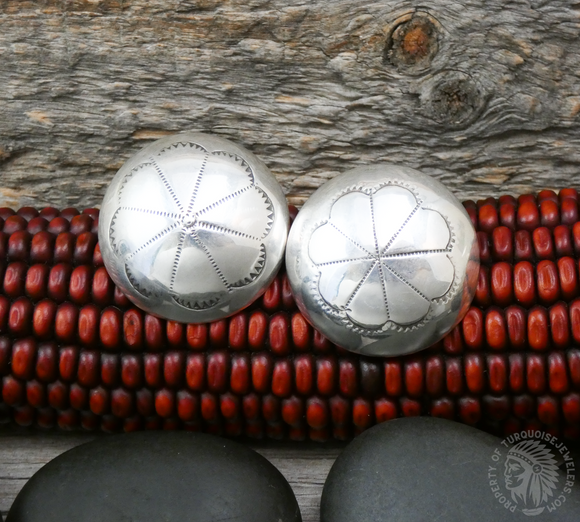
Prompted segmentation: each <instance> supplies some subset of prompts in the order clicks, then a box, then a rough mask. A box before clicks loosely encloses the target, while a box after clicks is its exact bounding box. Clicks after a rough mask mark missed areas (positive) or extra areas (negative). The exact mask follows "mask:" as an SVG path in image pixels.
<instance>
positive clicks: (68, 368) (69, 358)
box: [58, 346, 79, 382]
mask: <svg viewBox="0 0 580 522" xmlns="http://www.w3.org/2000/svg"><path fill="white" fill-rule="evenodd" d="M78 360H79V349H78V348H77V347H76V346H63V347H61V349H60V351H59V354H58V374H59V378H60V379H61V380H63V381H65V382H71V381H73V380H74V379H75V378H76V376H77V368H78Z"/></svg>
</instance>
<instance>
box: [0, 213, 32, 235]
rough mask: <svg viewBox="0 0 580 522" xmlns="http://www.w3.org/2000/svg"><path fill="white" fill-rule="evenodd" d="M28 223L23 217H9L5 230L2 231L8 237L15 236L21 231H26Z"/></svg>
mask: <svg viewBox="0 0 580 522" xmlns="http://www.w3.org/2000/svg"><path fill="white" fill-rule="evenodd" d="M27 226H28V221H26V219H24V218H23V217H22V216H9V217H6V218H5V219H4V228H3V229H2V231H3V232H4V233H6V234H8V235H11V234H14V233H16V232H18V231H20V230H26V227H27Z"/></svg>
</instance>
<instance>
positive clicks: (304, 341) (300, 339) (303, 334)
mask: <svg viewBox="0 0 580 522" xmlns="http://www.w3.org/2000/svg"><path fill="white" fill-rule="evenodd" d="M290 328H291V331H292V342H293V343H294V347H295V349H296V351H299V352H305V351H308V350H309V349H310V347H311V337H312V327H311V326H310V325H309V324H308V321H306V319H304V316H303V315H302V314H301V313H300V312H296V313H295V314H294V315H292V319H291V321H290Z"/></svg>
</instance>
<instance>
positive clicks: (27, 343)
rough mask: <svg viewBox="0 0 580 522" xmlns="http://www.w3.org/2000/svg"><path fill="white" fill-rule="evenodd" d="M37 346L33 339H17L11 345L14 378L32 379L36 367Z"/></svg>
mask: <svg viewBox="0 0 580 522" xmlns="http://www.w3.org/2000/svg"><path fill="white" fill-rule="evenodd" d="M36 351H37V346H36V343H35V341H34V339H31V338H28V339H18V340H17V341H15V342H14V344H13V345H12V373H13V375H14V376H15V377H17V378H19V379H22V380H27V379H32V377H33V375H34V367H35V365H36Z"/></svg>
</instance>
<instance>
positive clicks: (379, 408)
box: [374, 397, 398, 424]
mask: <svg viewBox="0 0 580 522" xmlns="http://www.w3.org/2000/svg"><path fill="white" fill-rule="evenodd" d="M374 413H375V419H376V422H377V424H378V423H381V422H385V421H388V420H392V419H396V418H397V417H398V411H397V403H396V402H395V401H394V400H393V399H389V398H386V397H384V398H381V399H377V400H376V401H375V412H374Z"/></svg>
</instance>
